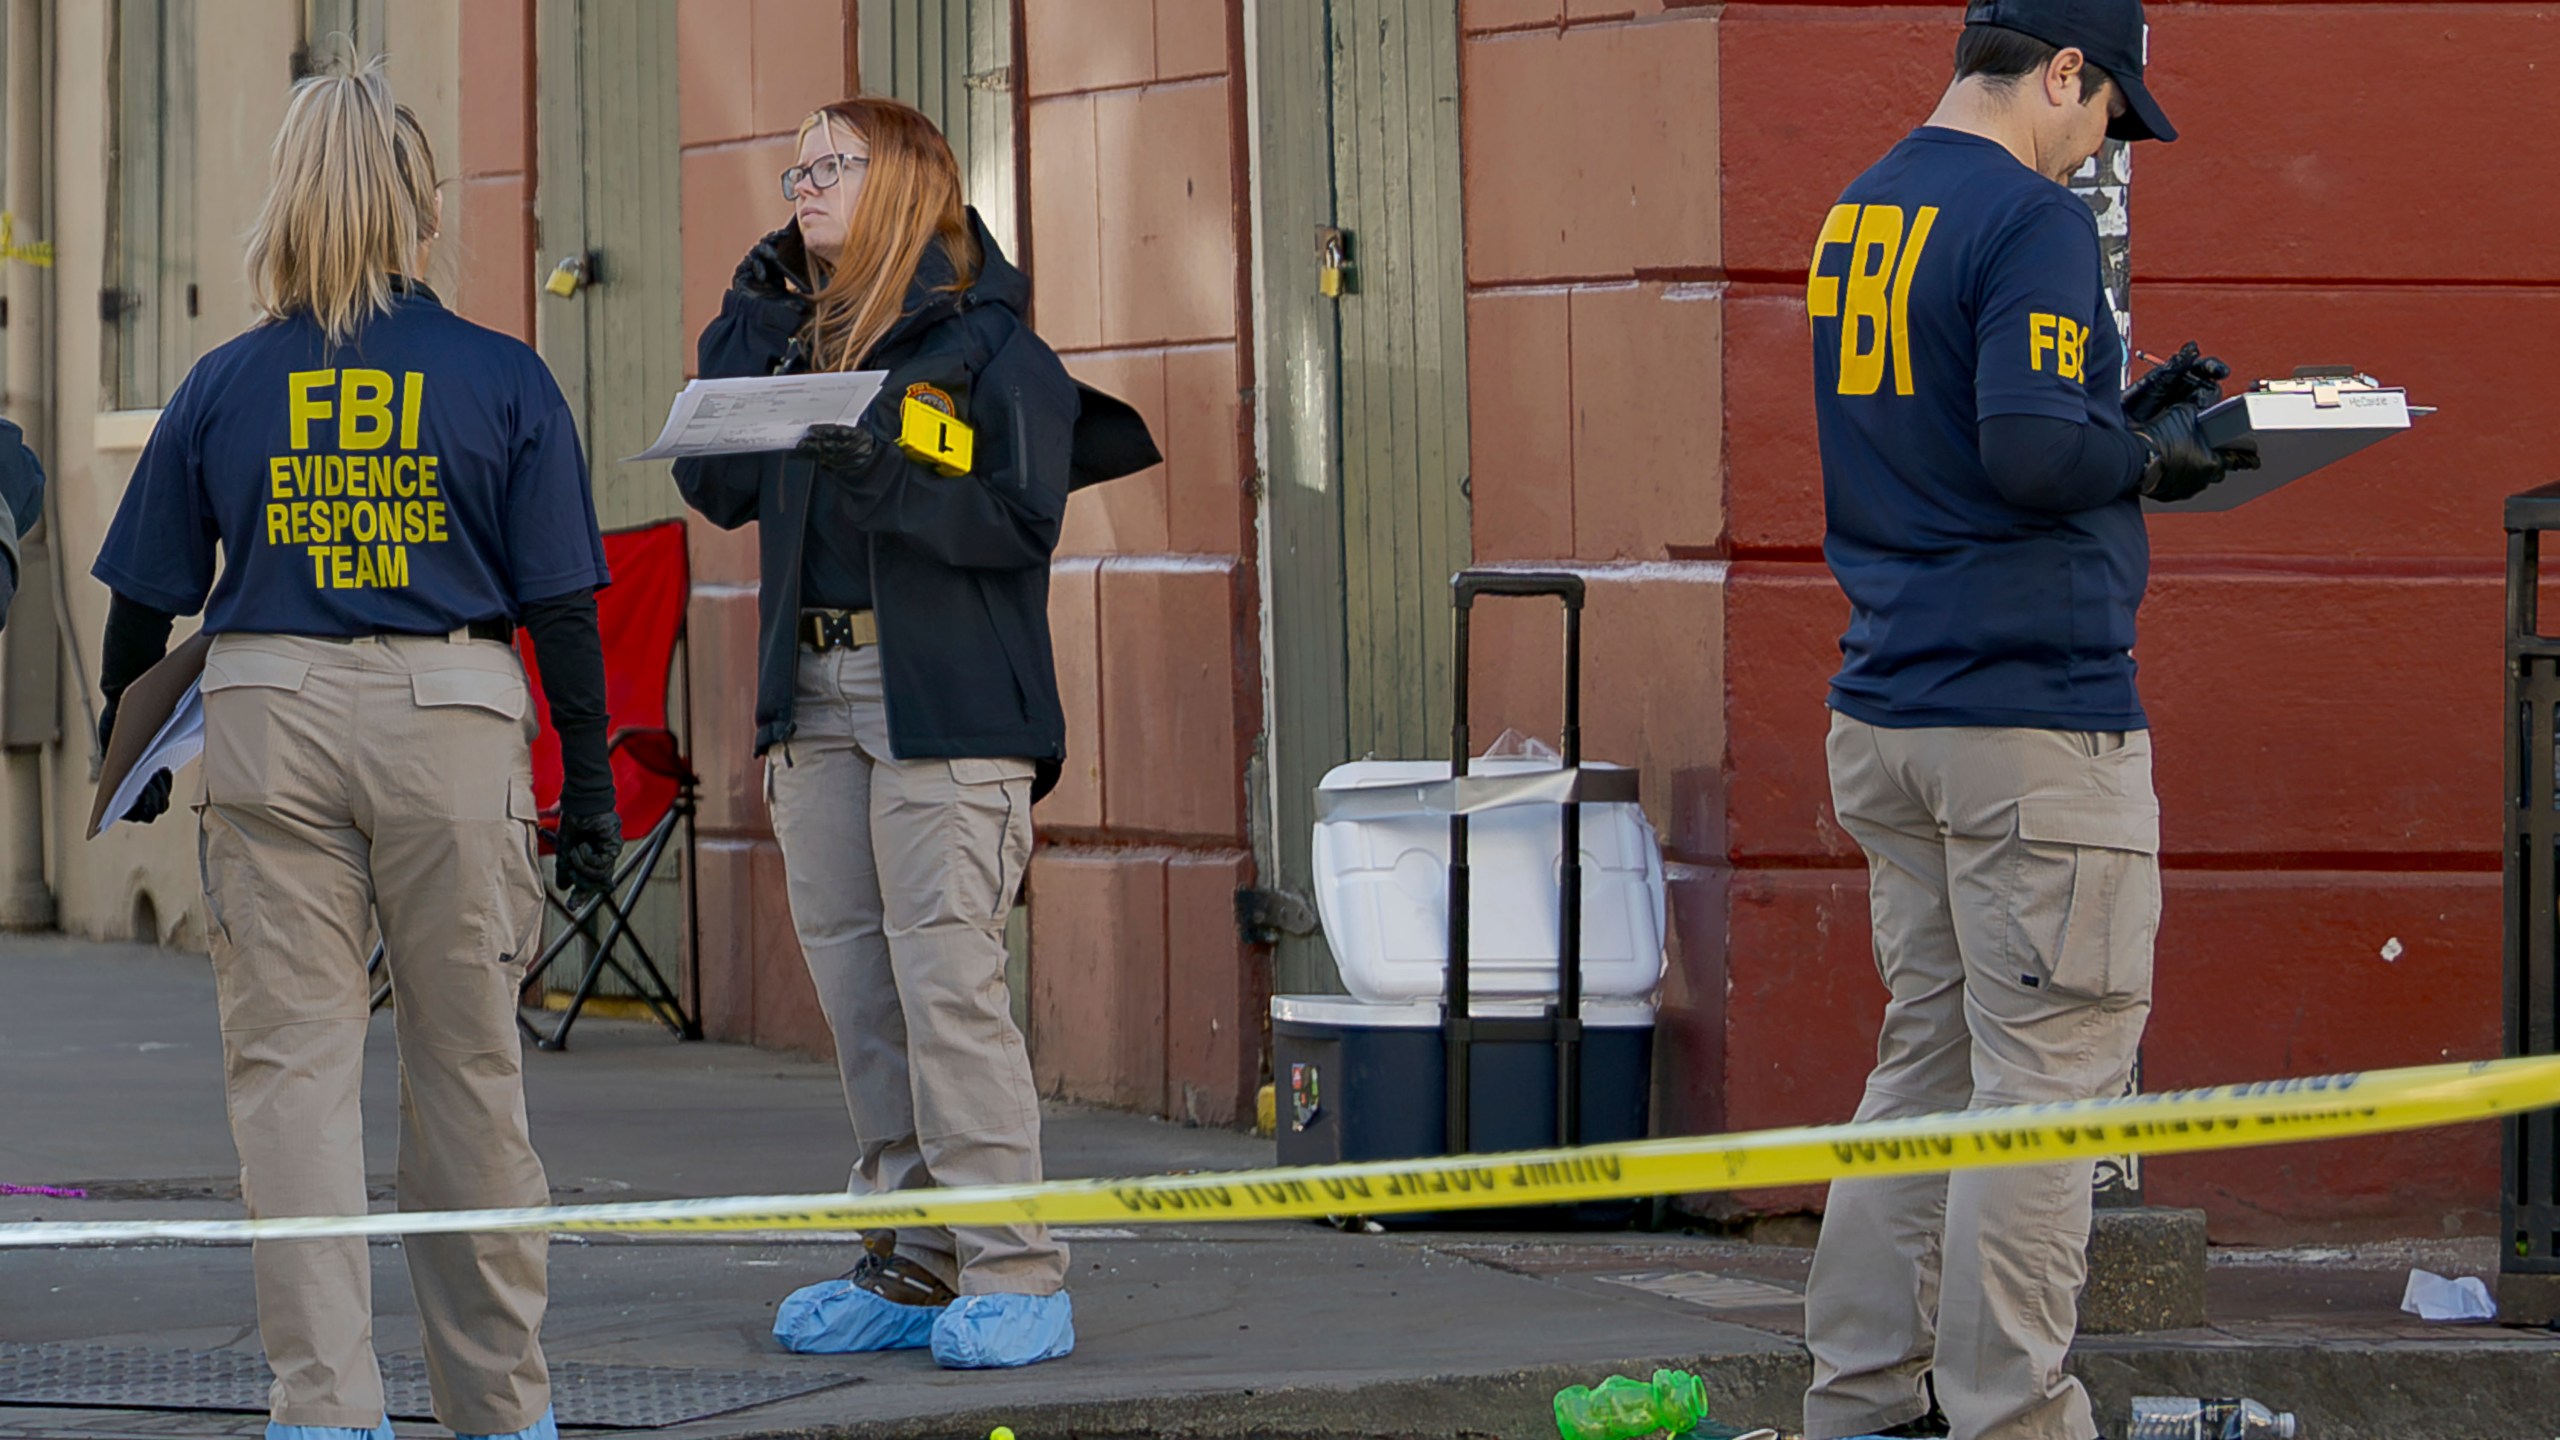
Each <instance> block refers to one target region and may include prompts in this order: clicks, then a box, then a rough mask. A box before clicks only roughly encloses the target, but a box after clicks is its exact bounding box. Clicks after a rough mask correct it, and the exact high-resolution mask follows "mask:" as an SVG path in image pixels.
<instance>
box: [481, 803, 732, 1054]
mask: <svg viewBox="0 0 2560 1440" xmlns="http://www.w3.org/2000/svg"><path fill="white" fill-rule="evenodd" d="M693 792H694V779H693V777H692V776H691V775H689V774H688V775H685V776H683V777H681V778H680V779H679V780H678V782H677V789H676V798H675V803H673V804H671V805H669V806H668V807H667V813H666V814H664V815H662V816H660V817H658V823H657V824H656V825H654V826H652V827H651V828H650V830H649V833H648V834H647V835H646V836H643V837H642V838H641V841H640V843H639V844H638V845H636V846H633V847H632V848H631V849H630V850H628V851H627V852H625V853H624V855H623V857H622V863H621V864H619V865H617V866H615V867H614V872H613V884H611V885H609V886H607V887H605V888H604V889H602V890H599V891H597V892H595V893H594V894H592V895H589V896H587V897H586V898H584V899H582V900H579V901H578V902H577V903H576V904H574V905H572V904H570V903H568V902H565V901H563V900H562V899H561V898H560V896H559V894H558V893H557V892H555V891H553V890H551V889H549V888H548V887H545V889H544V891H543V898H544V899H545V900H546V901H547V902H548V903H549V904H550V906H551V909H552V911H553V913H555V914H557V915H559V916H560V917H561V918H563V919H565V920H567V921H568V922H569V923H568V926H567V927H566V928H564V929H563V930H561V932H560V933H559V934H558V935H555V936H553V937H552V939H551V943H550V944H548V945H546V946H544V947H543V948H542V953H541V954H540V955H538V956H536V957H534V961H533V963H532V964H531V965H528V966H526V967H525V972H524V989H525V992H526V993H532V992H533V991H534V989H535V987H536V986H538V985H540V984H541V982H542V976H543V973H544V972H545V971H547V970H549V969H550V968H551V965H552V962H553V961H555V960H558V959H559V958H560V957H561V955H562V954H564V953H566V952H567V950H568V948H569V942H571V941H572V940H576V939H581V938H583V939H585V940H587V941H588V942H589V943H590V944H592V945H593V946H594V952H593V953H592V954H590V955H589V956H588V957H587V970H586V973H585V974H583V975H581V976H579V977H578V988H577V989H576V990H575V991H572V992H571V993H570V996H569V1005H568V1008H567V1009H565V1010H563V1011H562V1012H561V1014H560V1023H559V1024H558V1025H555V1026H553V1027H552V1030H551V1033H550V1034H548V1035H545V1034H543V1033H542V1031H541V1030H540V1029H538V1028H537V1027H535V1025H534V1024H533V1023H532V1022H531V1021H529V1020H527V1019H525V1018H524V1016H523V1015H522V1014H518V1015H517V1016H516V1025H517V1027H518V1028H520V1029H522V1030H523V1031H524V1033H525V1036H526V1038H527V1039H530V1040H532V1041H533V1043H534V1044H535V1045H537V1046H539V1047H541V1048H542V1049H545V1050H565V1049H567V1048H568V1045H569V1027H570V1026H572V1025H575V1024H577V1023H578V1014H579V1012H580V1011H583V1010H585V1009H586V1008H587V1001H588V1000H589V999H590V998H591V997H593V996H594V994H595V989H596V982H597V981H598V980H601V979H603V978H604V972H605V971H606V970H608V969H609V970H611V971H612V972H613V973H614V974H616V975H619V976H621V977H622V979H623V983H625V984H627V985H629V986H630V987H631V988H632V989H633V990H635V991H637V992H638V993H639V998H640V1002H641V1003H642V1004H644V1005H646V1006H648V1007H649V1012H650V1014H651V1015H652V1016H653V1017H655V1018H656V1020H657V1022H658V1023H659V1024H661V1025H663V1026H665V1027H666V1028H667V1030H668V1032H669V1033H670V1034H672V1035H674V1036H675V1037H676V1038H677V1039H679V1040H699V1039H701V1038H702V1021H701V1019H700V1018H699V1017H697V1016H694V1015H691V1014H689V1013H687V1012H686V1010H685V1008H684V1001H683V1000H682V999H681V998H680V997H678V996H677V994H676V991H675V987H674V986H672V985H670V984H668V983H667V977H666V975H665V973H664V972H662V971H660V970H659V969H658V962H657V958H656V957H655V956H653V955H651V954H650V953H649V947H648V946H647V945H646V944H644V943H642V941H641V939H640V933H639V932H638V931H637V930H635V929H633V928H632V925H631V907H632V906H633V905H635V904H637V903H638V902H639V899H640V892H641V891H642V890H643V889H644V888H646V887H647V885H648V883H649V880H650V877H651V876H652V875H654V874H655V873H656V871H657V868H658V861H659V859H660V858H661V857H663V856H664V855H665V854H666V852H667V845H668V843H669V842H670V841H672V840H673V839H674V838H675V833H676V826H677V825H678V824H679V823H682V824H683V825H684V826H685V827H686V828H687V832H688V834H687V838H688V839H690V838H691V836H690V830H691V827H692V824H693V810H694V793H693ZM553 839H554V840H555V842H556V841H557V839H558V837H557V835H554V836H553ZM687 849H688V850H690V849H691V846H690V845H688V846H687ZM688 868H689V867H688ZM616 892H619V893H618V894H617V893H616ZM686 908H687V909H688V910H690V909H691V908H692V907H691V906H687V907H686ZM599 910H602V911H604V912H606V913H607V914H609V915H611V916H612V917H613V923H612V925H610V926H609V927H607V928H606V930H605V934H604V938H603V939H601V940H598V939H597V938H596V934H595V918H596V912H597V911H599ZM617 944H627V945H629V946H630V947H631V955H632V958H633V959H635V960H637V961H638V962H639V966H640V972H641V973H640V974H639V975H635V974H633V973H632V972H631V969H630V967H628V966H626V965H624V964H623V963H622V961H621V960H620V959H618V958H617V957H616V954H615V947H616V945H617ZM642 975H645V976H647V977H648V978H647V979H645V980H644V979H642V978H641V976H642Z"/></svg>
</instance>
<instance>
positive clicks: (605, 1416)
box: [0, 1345, 862, 1430]
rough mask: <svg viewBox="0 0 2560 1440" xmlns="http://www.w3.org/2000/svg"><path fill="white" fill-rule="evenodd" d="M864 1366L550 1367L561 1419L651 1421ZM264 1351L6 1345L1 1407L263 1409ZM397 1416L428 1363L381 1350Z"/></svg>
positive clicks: (773, 1395)
mask: <svg viewBox="0 0 2560 1440" xmlns="http://www.w3.org/2000/svg"><path fill="white" fill-rule="evenodd" d="M861 1379H862V1377H861V1376H858V1375H844V1374H828V1373H825V1372H822V1371H817V1370H814V1369H813V1370H806V1371H801V1372H799V1373H781V1372H771V1373H768V1372H758V1371H738V1370H692V1369H684V1368H679V1367H674V1366H665V1365H584V1364H579V1363H577V1362H575V1361H569V1362H564V1363H559V1364H555V1365H553V1366H552V1367H551V1403H552V1408H553V1410H554V1411H555V1412H556V1413H557V1415H558V1417H559V1423H560V1424H562V1425H569V1426H579V1427H585V1428H590V1429H600V1430H655V1429H659V1428H662V1427H664V1426H668V1425H681V1424H684V1423H685V1422H687V1421H691V1420H702V1419H707V1418H709V1417H711V1416H714V1415H725V1414H727V1413H729V1412H730V1411H733V1410H744V1409H748V1408H750V1407H752V1406H757V1405H769V1404H771V1403H773V1402H774V1401H776V1400H788V1399H791V1398H792V1397H794V1396H799V1395H808V1394H812V1393H814V1392H816V1391H820V1390H827V1389H832V1388H834V1387H835V1386H838V1385H849V1384H854V1383H856V1382H858V1381H860V1380H861ZM267 1383H268V1374H267V1362H266V1357H265V1356H263V1355H260V1354H258V1353H257V1352H255V1351H248V1350H120V1349H115V1348H112V1347H109V1346H104V1345H0V1406H9V1405H46V1406H65V1407H82V1408H87V1407H96V1408H102V1409H114V1410H222V1411H239V1412H242V1413H246V1414H264V1413H265V1412H266V1408H267ZM382 1384H383V1392H384V1395H385V1397H386V1399H387V1400H388V1402H389V1405H390V1410H391V1417H392V1418H393V1419H395V1420H433V1419H434V1418H435V1407H434V1405H433V1403H432V1402H431V1400H430V1399H429V1397H428V1393H427V1367H426V1362H425V1361H424V1360H422V1359H420V1358H419V1357H417V1356H415V1355H385V1356H383V1357H382Z"/></svg>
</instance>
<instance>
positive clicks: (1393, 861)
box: [1315, 757, 1663, 1004]
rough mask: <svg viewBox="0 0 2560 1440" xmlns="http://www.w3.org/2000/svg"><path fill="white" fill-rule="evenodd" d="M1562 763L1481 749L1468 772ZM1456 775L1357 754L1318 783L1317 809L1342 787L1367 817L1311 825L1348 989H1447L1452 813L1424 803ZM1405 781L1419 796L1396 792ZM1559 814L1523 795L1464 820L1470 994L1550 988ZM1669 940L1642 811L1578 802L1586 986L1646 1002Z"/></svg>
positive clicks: (1362, 993)
mask: <svg viewBox="0 0 2560 1440" xmlns="http://www.w3.org/2000/svg"><path fill="white" fill-rule="evenodd" d="M1562 768H1563V764H1562V762H1561V761H1558V760H1555V759H1551V758H1520V759H1493V758H1486V757H1480V758H1478V759H1476V760H1475V761H1474V762H1472V763H1471V764H1470V765H1469V766H1468V773H1469V774H1470V775H1487V776H1496V775H1528V774H1535V773H1537V772H1539V771H1560V770H1561V769H1562ZM1583 768H1584V769H1586V770H1606V769H1611V768H1614V767H1610V766H1603V765H1592V764H1587V763H1586V764H1585V765H1584V767H1583ZM1448 778H1449V766H1448V764H1447V762H1445V761H1438V760H1363V761H1358V762H1356V763H1353V764H1349V765H1341V766H1337V767H1335V768H1334V770H1333V771H1332V773H1330V774H1328V775H1326V776H1325V777H1324V782H1323V783H1322V784H1321V785H1319V786H1317V787H1316V803H1317V813H1318V814H1319V815H1325V814H1326V812H1327V808H1328V806H1327V802H1328V800H1332V799H1335V798H1336V797H1342V796H1347V795H1352V794H1354V793H1357V794H1359V795H1360V797H1361V799H1362V801H1363V803H1362V804H1361V805H1359V807H1358V809H1359V810H1360V812H1361V818H1358V819H1347V818H1324V819H1319V820H1318V821H1317V822H1316V827H1315V878H1316V911H1317V913H1318V915H1320V916H1321V917H1322V918H1323V921H1324V934H1325V940H1326V942H1327V943H1328V944H1329V945H1331V947H1332V949H1333V957H1334V960H1335V962H1336V963H1337V964H1338V965H1340V966H1341V969H1342V985H1343V988H1344V989H1346V990H1348V991H1350V992H1351V994H1352V995H1353V997H1354V998H1356V999H1360V1000H1364V1001H1369V1002H1372V1003H1377V1004H1394V1003H1400V1002H1405V1001H1412V1000H1437V999H1439V998H1440V997H1441V995H1442V994H1443V993H1445V990H1446V977H1447V974H1448V968H1449V816H1448V813H1447V811H1446V809H1445V808H1442V809H1436V810H1435V809H1426V808H1425V807H1424V805H1423V803H1422V801H1421V795H1422V792H1423V789H1424V787H1426V786H1430V785H1435V784H1439V783H1441V782H1445V781H1446V780H1448ZM1404 788H1409V789H1410V791H1411V793H1412V794H1413V796H1414V797H1415V798H1414V802H1413V803H1412V804H1411V805H1399V804H1396V803H1395V802H1394V792H1395V791H1396V790H1398V789H1404ZM1381 792H1385V793H1381ZM1333 808H1334V809H1335V810H1337V811H1339V810H1341V809H1343V808H1347V807H1344V806H1342V805H1340V804H1338V803H1337V804H1336V805H1335V806H1334V807H1333ZM1563 815H1564V812H1563V810H1562V808H1561V807H1560V806H1556V805H1519V806H1512V807H1508V808H1504V809H1498V810H1486V811H1483V812H1480V813H1477V814H1475V815H1473V816H1471V817H1470V818H1469V821H1468V836H1467V863H1468V866H1469V868H1470V869H1471V871H1472V872H1473V874H1472V877H1471V886H1470V900H1469V905H1468V920H1469V927H1470V928H1469V945H1468V954H1469V963H1468V967H1467V974H1468V989H1469V992H1470V994H1471V995H1473V996H1476V997H1480V998H1483V999H1489V1000H1490V999H1504V998H1510V999H1533V998H1546V999H1552V998H1554V996H1555V994H1556V938H1557V928H1558V924H1557V922H1558V918H1559V910H1558V904H1559V902H1558V897H1559V895H1560V894H1561V889H1560V881H1561V871H1562V860H1563V853H1564V832H1563ZM1662 948H1663V886H1662V850H1661V846H1660V845H1659V844H1658V843H1657V842H1656V841H1655V839H1654V834H1653V825H1652V823H1651V822H1649V821H1648V820H1646V819H1645V815H1644V807H1643V806H1641V805H1636V804H1622V805H1597V804H1593V805H1585V806H1583V807H1582V993H1583V994H1584V995H1585V996H1588V997H1592V998H1594V999H1613V1000H1650V999H1651V998H1652V996H1653V993H1654V991H1655V989H1656V988H1657V987H1658V986H1660V984H1661V983H1662Z"/></svg>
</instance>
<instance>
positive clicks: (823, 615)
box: [816, 610, 854, 650]
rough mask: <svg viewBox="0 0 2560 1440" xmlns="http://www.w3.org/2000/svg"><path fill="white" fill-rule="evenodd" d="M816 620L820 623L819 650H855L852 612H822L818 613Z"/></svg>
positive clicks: (818, 626) (818, 627)
mask: <svg viewBox="0 0 2560 1440" xmlns="http://www.w3.org/2000/svg"><path fill="white" fill-rule="evenodd" d="M816 619H817V622H818V625H817V630H818V648H819V649H820V650H850V649H852V648H854V642H853V612H852V611H849V610H821V611H819V612H817V615H816Z"/></svg>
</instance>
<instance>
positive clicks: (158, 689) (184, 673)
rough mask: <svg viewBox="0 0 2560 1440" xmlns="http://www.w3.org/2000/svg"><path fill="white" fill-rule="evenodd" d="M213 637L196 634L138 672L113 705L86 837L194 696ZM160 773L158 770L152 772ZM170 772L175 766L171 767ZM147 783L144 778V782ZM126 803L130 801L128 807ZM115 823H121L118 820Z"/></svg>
mask: <svg viewBox="0 0 2560 1440" xmlns="http://www.w3.org/2000/svg"><path fill="white" fill-rule="evenodd" d="M212 648H213V637H212V636H210V635H207V634H205V633H204V632H203V631H201V630H199V631H197V632H196V633H195V634H193V635H190V636H188V637H187V640H186V643H184V644H182V645H180V646H179V647H178V648H177V649H175V650H172V651H170V652H169V653H168V654H167V655H164V656H162V657H161V659H160V663H159V664H157V665H154V666H152V667H151V668H150V669H148V670H145V671H143V672H142V676H141V678H140V679H137V680H135V681H134V682H133V683H132V684H131V685H129V686H127V687H125V692H124V694H123V695H122V696H121V697H119V698H118V699H117V701H116V733H115V734H114V735H113V736H111V737H109V739H108V741H107V756H106V760H105V761H104V762H103V763H102V764H101V765H100V766H99V767H98V794H97V798H96V799H94V800H92V801H91V802H90V804H89V838H90V839H92V840H95V839H97V838H98V832H99V831H101V830H104V829H105V828H107V822H108V818H109V817H108V815H107V802H108V801H110V800H112V799H114V798H115V794H116V792H117V791H118V790H121V789H123V788H124V782H125V779H126V777H127V776H130V775H131V774H132V773H133V769H134V766H135V765H136V764H137V763H139V762H140V761H141V759H142V757H143V756H144V755H145V754H148V753H149V752H150V751H151V750H152V749H153V742H155V741H157V740H159V739H160V732H161V731H163V730H165V729H167V728H168V725H169V721H170V719H171V718H172V717H173V716H175V715H176V714H177V713H178V706H179V703H180V702H181V701H183V700H185V699H186V698H187V697H188V695H190V694H192V693H193V692H194V690H195V688H196V681H197V679H198V678H199V677H201V676H202V675H203V674H204V657H205V653H206V652H207V651H209V650H211V649H212ZM154 768H160V767H154ZM171 768H174V767H171ZM144 778H145V779H148V778H149V777H148V776H145V777H144ZM128 803H129V802H128ZM116 818H119V819H121V818H122V817H121V816H118V817H116Z"/></svg>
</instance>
